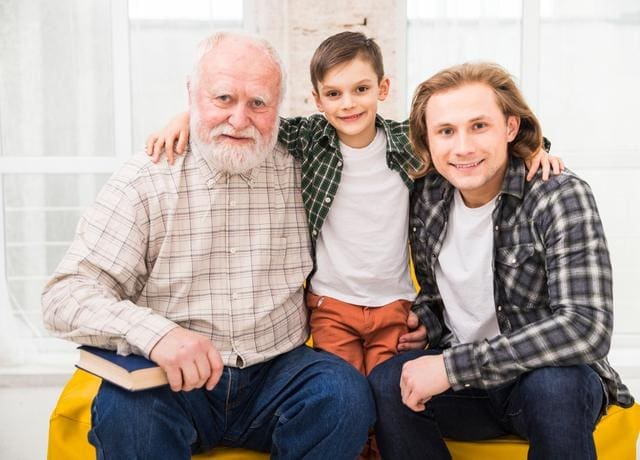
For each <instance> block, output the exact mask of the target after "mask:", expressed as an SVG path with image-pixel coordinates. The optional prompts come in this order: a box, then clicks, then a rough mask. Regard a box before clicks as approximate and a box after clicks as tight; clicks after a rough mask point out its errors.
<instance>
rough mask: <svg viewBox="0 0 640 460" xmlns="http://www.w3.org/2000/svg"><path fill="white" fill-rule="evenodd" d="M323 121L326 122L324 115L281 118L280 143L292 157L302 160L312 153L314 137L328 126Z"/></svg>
mask: <svg viewBox="0 0 640 460" xmlns="http://www.w3.org/2000/svg"><path fill="white" fill-rule="evenodd" d="M322 120H324V117H322V115H312V116H310V117H294V118H284V117H280V128H279V130H278V141H279V142H281V143H282V144H283V145H284V146H285V147H286V149H287V151H288V152H289V154H290V155H292V156H293V157H294V158H297V159H299V160H301V159H303V158H304V157H305V156H306V155H307V154H309V153H310V149H311V146H312V145H313V138H314V136H315V135H317V134H320V133H321V132H322V130H323V129H324V126H326V124H324V123H322ZM323 125H324V126H323Z"/></svg>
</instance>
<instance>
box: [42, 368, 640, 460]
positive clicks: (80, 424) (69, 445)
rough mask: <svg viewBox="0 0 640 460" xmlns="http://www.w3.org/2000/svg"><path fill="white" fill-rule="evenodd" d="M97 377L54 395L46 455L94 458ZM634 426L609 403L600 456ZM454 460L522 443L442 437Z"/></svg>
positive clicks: (612, 455)
mask: <svg viewBox="0 0 640 460" xmlns="http://www.w3.org/2000/svg"><path fill="white" fill-rule="evenodd" d="M99 386H100V379H99V378H98V377H95V376H93V375H91V374H88V373H86V372H84V371H81V370H78V371H76V372H75V374H73V376H72V377H71V380H70V381H69V382H68V383H67V385H66V386H65V388H64V389H63V391H62V394H61V395H60V399H59V400H58V404H57V405H56V407H55V409H54V410H53V413H52V414H51V419H50V423H49V449H48V455H47V458H48V460H87V459H94V458H95V456H96V454H95V450H94V449H93V446H91V444H89V442H88V441H87V433H88V432H89V428H90V426H91V401H92V400H93V397H94V395H95V394H96V393H97V391H98V387H99ZM639 431H640V405H638V404H636V405H635V406H634V407H632V408H630V409H621V408H620V407H617V406H612V407H611V408H610V409H609V413H608V414H607V415H606V416H605V417H604V418H603V419H602V421H601V422H600V423H599V424H598V427H597V429H596V432H595V441H596V448H597V450H598V458H599V459H600V460H635V458H636V442H637V439H638V432H639ZM447 445H448V446H449V450H450V451H451V454H452V457H453V459H454V460H481V459H490V460H519V459H523V460H524V459H526V458H527V449H528V444H527V443H526V441H524V440H522V439H518V438H515V437H513V438H512V437H510V438H505V439H495V440H491V441H483V442H459V441H450V440H449V441H447ZM193 458H194V459H200V460H203V459H220V460H250V459H255V460H258V459H264V460H266V459H268V458H269V454H265V453H261V452H251V451H248V450H243V449H225V448H220V449H215V450H213V451H212V452H209V453H207V454H205V455H196V456H194V457H193Z"/></svg>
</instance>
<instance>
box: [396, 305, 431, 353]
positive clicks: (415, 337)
mask: <svg viewBox="0 0 640 460" xmlns="http://www.w3.org/2000/svg"><path fill="white" fill-rule="evenodd" d="M407 326H408V328H409V332H407V333H406V334H403V335H401V336H400V338H399V339H398V351H407V350H424V347H426V346H427V328H426V327H425V326H424V324H421V323H420V320H419V319H418V315H416V314H415V313H414V312H412V311H410V312H409V316H407Z"/></svg>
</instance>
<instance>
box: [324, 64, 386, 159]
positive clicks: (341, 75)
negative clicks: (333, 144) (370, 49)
mask: <svg viewBox="0 0 640 460" xmlns="http://www.w3.org/2000/svg"><path fill="white" fill-rule="evenodd" d="M388 94H389V79H388V78H383V79H382V81H380V82H378V77H377V76H376V73H375V71H374V69H373V66H372V65H371V64H370V63H369V62H368V61H366V60H364V59H362V58H360V57H356V58H355V59H353V60H351V61H349V62H346V63H344V64H340V65H337V66H336V67H334V68H332V69H330V70H329V71H328V72H327V74H326V75H325V77H324V78H323V79H322V81H319V82H318V92H317V93H316V92H315V91H314V93H313V96H314V98H315V101H316V105H317V106H318V110H320V112H322V113H324V115H325V117H327V121H328V122H329V123H330V124H331V125H332V126H333V127H334V128H335V129H336V131H337V132H338V137H339V138H340V140H341V141H342V142H344V143H345V144H347V145H348V146H349V147H353V148H362V147H366V146H367V145H369V144H370V143H371V141H373V138H374V137H375V134H376V127H375V121H376V113H377V112H378V101H383V100H385V99H386V97H387V95H388Z"/></svg>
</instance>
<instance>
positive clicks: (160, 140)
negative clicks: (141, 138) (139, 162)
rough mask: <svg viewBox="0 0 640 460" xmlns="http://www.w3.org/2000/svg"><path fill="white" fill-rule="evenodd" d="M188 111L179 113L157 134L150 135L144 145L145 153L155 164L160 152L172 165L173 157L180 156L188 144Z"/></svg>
mask: <svg viewBox="0 0 640 460" xmlns="http://www.w3.org/2000/svg"><path fill="white" fill-rule="evenodd" d="M190 118H191V117H190V115H189V111H186V112H182V113H179V114H178V115H176V116H175V117H173V118H172V119H171V121H170V122H169V123H167V125H166V126H165V127H164V128H162V129H161V130H160V131H158V132H157V133H153V134H150V135H149V137H148V138H147V143H146V145H145V149H144V150H145V152H147V155H149V156H150V157H151V161H153V162H154V163H157V162H158V161H159V160H160V156H161V155H162V152H165V153H166V155H167V161H168V162H169V164H171V165H172V164H173V162H174V160H175V155H176V154H177V155H182V154H183V153H184V151H185V147H186V146H187V142H189V122H190Z"/></svg>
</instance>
